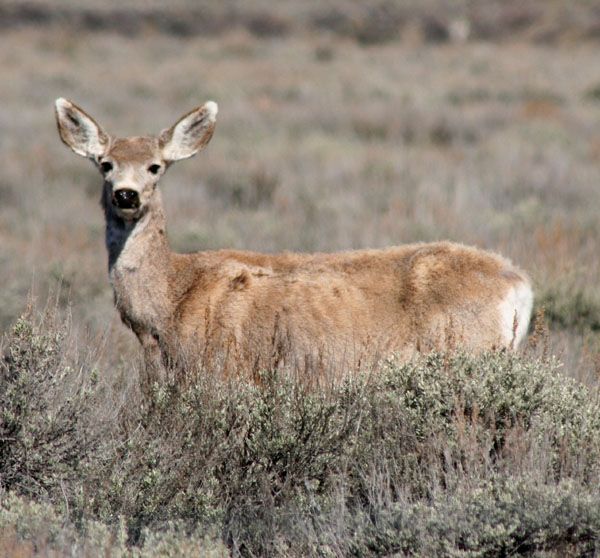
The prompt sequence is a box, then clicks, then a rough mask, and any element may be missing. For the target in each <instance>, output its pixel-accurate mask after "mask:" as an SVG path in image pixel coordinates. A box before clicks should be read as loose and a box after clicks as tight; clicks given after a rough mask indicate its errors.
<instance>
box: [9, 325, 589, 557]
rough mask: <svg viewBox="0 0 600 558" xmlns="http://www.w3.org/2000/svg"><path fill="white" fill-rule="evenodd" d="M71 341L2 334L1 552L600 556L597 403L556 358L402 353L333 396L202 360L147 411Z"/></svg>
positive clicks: (42, 330)
mask: <svg viewBox="0 0 600 558" xmlns="http://www.w3.org/2000/svg"><path fill="white" fill-rule="evenodd" d="M69 339H70V333H69V326H68V324H67V325H66V326H65V325H61V324H60V320H57V319H56V317H52V316H46V317H45V318H44V319H43V320H41V321H40V320H39V319H36V318H35V317H34V316H33V315H26V316H24V317H22V318H21V319H20V320H18V321H17V322H16V324H15V325H14V326H13V328H12V331H11V332H10V333H9V334H7V335H6V336H5V338H4V339H3V342H2V347H3V348H2V364H1V368H0V384H1V389H0V394H1V395H0V397H2V405H1V406H0V408H1V409H2V414H1V415H0V483H1V490H2V505H1V506H0V533H1V535H0V548H2V545H4V547H7V546H6V545H13V546H14V547H15V548H17V547H19V548H29V547H28V546H27V547H25V546H23V545H33V546H32V548H42V547H44V548H48V549H52V551H53V552H54V551H56V552H57V553H58V555H69V554H70V553H72V552H74V549H77V548H79V549H88V550H86V552H89V553H90V555H92V554H93V552H95V551H97V550H98V549H100V548H101V549H103V551H106V552H117V551H119V552H120V551H122V550H124V549H126V548H131V549H133V550H132V551H135V552H137V553H141V555H158V554H160V552H162V551H165V550H164V549H165V548H168V549H169V550H168V552H171V555H176V554H178V553H179V554H185V553H186V552H191V554H193V552H194V551H196V552H199V551H200V550H199V549H201V548H203V549H204V550H203V551H202V552H206V553H208V552H209V551H211V552H215V553H217V554H218V553H224V552H231V553H233V554H234V555H243V556H263V555H276V556H299V555H307V556H348V555H355V556H378V555H383V554H391V553H396V554H398V555H440V556H444V555H447V556H498V555H509V554H512V553H530V554H531V553H533V552H546V553H549V554H547V555H555V556H561V555H565V553H571V554H572V555H582V554H586V553H587V554H593V553H594V552H596V551H598V550H599V549H598V541H599V540H600V539H599V538H598V537H600V511H599V510H600V490H599V489H598V487H599V486H600V402H599V400H598V397H597V394H596V393H595V392H591V391H590V390H589V389H588V388H586V387H584V386H583V385H582V384H580V383H578V382H576V381H575V380H573V379H569V378H567V377H565V376H564V375H563V374H562V373H561V371H560V370H559V368H560V365H559V363H558V362H556V361H555V360H553V359H548V358H546V359H539V358H535V357H533V356H529V357H528V356H523V355H520V356H519V355H515V354H511V353H508V352H492V353H486V354H483V355H481V356H478V357H474V356H469V355H463V354H453V355H430V356H424V357H423V358H421V359H419V360H417V361H415V362H412V363H410V364H404V365H401V364H398V363H396V362H394V360H393V359H392V360H388V361H385V362H383V363H381V364H380V365H379V366H378V367H375V368H374V369H373V370H371V371H369V372H363V373H360V374H349V375H348V376H347V377H346V378H345V380H343V381H340V382H338V383H336V384H335V385H332V386H331V387H330V388H329V389H326V390H324V389H315V388H314V386H312V387H311V386H308V385H306V384H305V383H303V382H302V381H299V380H298V378H297V377H294V372H293V371H287V373H286V371H279V372H277V373H275V372H273V373H265V374H264V375H263V376H262V378H261V382H260V385H258V384H256V383H248V382H246V381H242V380H241V379H232V378H229V379H224V378H223V377H221V376H220V375H218V374H216V373H215V372H214V371H212V372H211V371H210V370H198V371H195V373H194V375H193V376H192V381H190V383H189V385H186V386H185V387H182V386H177V385H175V384H167V385H163V386H157V387H156V390H155V392H154V394H153V398H152V401H150V402H149V403H148V402H143V401H141V400H140V399H139V398H138V397H137V395H136V394H135V393H134V392H132V393H129V394H128V396H127V398H126V399H123V397H122V396H121V395H119V394H118V387H117V386H116V385H115V386H112V387H111V386H109V385H107V384H106V383H104V384H103V383H102V382H98V381H96V380H95V377H96V375H97V371H96V370H94V369H93V367H92V366H93V363H90V362H78V361H77V353H76V352H75V353H74V352H72V351H70V350H69V345H70V341H69ZM92 360H93V359H92ZM123 372H126V371H125V370H124V371H123ZM187 372H188V373H189V370H188V371H187ZM123 402H125V404H124V403H123ZM109 407H112V409H113V413H112V414H113V417H114V419H113V420H104V421H99V420H98V416H99V415H102V414H105V413H104V411H105V410H106V409H108V408H109ZM157 541H159V542H160V544H159V542H157ZM86 545H87V546H86ZM159 548H161V549H163V550H162V551H159V550H158V549H159ZM119 549H120V550H119ZM225 549H228V550H227V551H226V550H225ZM165 552H166V551H165ZM153 553H154V554H153Z"/></svg>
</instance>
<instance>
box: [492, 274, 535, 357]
mask: <svg viewBox="0 0 600 558" xmlns="http://www.w3.org/2000/svg"><path fill="white" fill-rule="evenodd" d="M532 308H533V291H532V290H531V285H530V284H529V282H528V281H523V282H520V283H517V284H516V285H513V286H512V287H511V288H510V289H509V291H508V292H507V293H506V296H505V297H504V300H503V301H502V302H501V303H500V308H499V309H500V320H501V324H500V327H501V328H502V337H503V338H504V341H505V343H506V345H507V346H511V345H512V346H513V347H515V348H516V347H518V346H519V343H521V341H522V340H523V339H524V337H525V335H527V330H528V328H529V320H530V319H531V310H532Z"/></svg>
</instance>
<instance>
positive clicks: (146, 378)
mask: <svg viewBox="0 0 600 558" xmlns="http://www.w3.org/2000/svg"><path fill="white" fill-rule="evenodd" d="M135 333H136V335H137V337H138V339H139V340H140V343H141V344H142V348H143V350H144V370H143V371H141V372H140V388H141V390H142V393H144V394H145V395H149V394H150V392H151V390H152V385H153V384H154V383H155V382H156V383H158V384H162V383H164V382H165V381H166V379H167V370H166V367H165V363H164V359H163V354H162V350H161V348H160V343H159V339H158V336H157V335H156V334H153V333H151V332H149V331H146V330H144V331H136V332H135Z"/></svg>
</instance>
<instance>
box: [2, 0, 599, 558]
mask: <svg viewBox="0 0 600 558" xmlns="http://www.w3.org/2000/svg"><path fill="white" fill-rule="evenodd" d="M484 5H485V9H483V6H484ZM273 6H274V5H273V4H272V3H271V2H269V3H266V2H262V0H258V1H257V2H255V3H252V5H249V4H247V3H245V4H239V3H236V2H232V3H219V4H214V3H208V2H207V3H205V4H194V6H193V7H192V8H190V6H189V5H188V3H187V2H185V1H184V0H179V1H178V2H173V6H171V7H170V9H169V12H168V13H167V12H166V11H165V10H164V8H161V4H160V3H158V2H152V1H149V2H144V3H143V5H142V4H139V3H136V2H126V3H124V2H116V1H109V2H102V3H100V2H96V0H85V1H84V2H80V3H78V4H77V6H75V5H74V4H73V3H71V2H68V1H67V0H60V1H57V2H56V3H55V4H54V5H53V7H52V9H50V8H49V7H48V5H47V4H46V3H42V2H28V3H23V2H6V1H3V2H1V3H0V22H1V24H2V26H3V29H2V34H1V35H0V69H1V71H2V75H3V76H4V77H5V79H3V80H1V82H0V96H1V98H2V100H3V102H2V106H1V107H0V130H1V132H0V165H1V168H2V173H1V175H2V176H1V177H0V284H1V285H2V287H1V289H0V328H1V329H2V330H3V331H4V334H3V337H2V341H1V345H0V353H1V356H0V358H1V361H0V555H15V556H36V555H48V556H71V555H76V556H97V555H101V554H104V555H123V554H127V553H129V554H131V555H135V556H164V555H177V556H186V555H187V556H196V555H198V554H201V555H213V556H223V555H228V554H230V553H233V554H234V555H236V554H237V555H245V556H262V555H282V556H299V555H302V556H311V555H314V556H348V555H354V556H380V555H398V556H403V555H421V556H465V557H466V556H499V555H505V556H506V555H512V554H523V555H537V556H548V557H549V556H557V557H558V556H581V555H583V556H593V555H596V554H599V553H600V547H599V542H598V541H599V538H600V512H599V511H598V510H600V492H599V491H598V487H599V486H600V482H599V481H600V478H599V473H600V471H599V465H598V464H599V463H600V456H599V455H598V454H599V452H600V423H599V421H600V418H599V417H600V412H599V410H600V409H599V408H598V406H599V402H598V395H597V389H598V372H599V370H600V337H599V334H598V331H599V328H600V302H599V301H600V290H599V288H598V280H597V278H598V276H599V274H600V265H599V264H598V258H597V246H598V239H599V237H600V230H599V228H598V208H599V207H600V190H599V189H598V184H600V170H599V168H600V167H599V166H598V163H599V161H600V134H599V133H598V130H600V103H599V102H598V99H599V98H600V97H599V95H598V90H599V87H600V86H599V84H600V73H599V72H598V70H600V66H599V59H598V56H597V46H598V44H597V41H598V21H599V20H598V18H599V17H600V16H599V12H598V9H597V8H596V7H595V6H594V4H593V3H590V2H584V1H581V2H579V1H577V2H569V3H565V2H558V1H556V2H555V1H544V2H541V1H533V0H530V1H527V2H495V1H491V2H486V3H483V4H482V3H467V4H466V5H463V3H460V2H456V3H454V2H448V3H446V2H444V3H440V2H438V1H437V0H428V1H426V2H418V3H417V2H414V3H412V2H408V3H407V2H402V3H400V2H382V3H376V4H369V7H366V5H365V6H359V5H358V4H356V3H355V2H347V1H345V0H336V1H332V2H329V3H328V4H327V5H326V6H324V5H323V4H322V3H312V2H303V3H297V2H291V1H290V2H288V1H283V2H278V3H277V8H276V9H274V8H273ZM480 6H481V7H480ZM190 10H191V11H190ZM219 22H220V23H219ZM60 95H66V96H68V97H72V98H73V99H74V100H76V101H80V102H81V103H82V104H84V105H85V106H89V107H90V110H92V111H93V112H94V113H95V114H96V113H97V114H102V115H106V116H105V120H106V125H107V127H108V128H109V129H110V130H111V131H114V132H115V133H117V134H126V133H137V132H139V133H144V132H146V131H148V132H157V131H159V130H160V129H161V128H162V127H164V126H165V125H167V124H168V123H170V122H171V121H172V120H174V118H175V117H177V116H178V115H179V113H180V112H181V111H182V110H185V109H186V108H191V107H192V106H194V105H196V104H198V103H199V102H202V101H204V100H206V99H208V98H214V99H216V100H218V101H219V105H220V108H221V112H220V120H219V125H218V128H217V132H216V135H215V138H214V140H213V143H212V144H211V146H210V149H208V150H207V151H206V152H205V153H204V154H203V155H202V156H201V158H200V157H199V158H197V159H194V160H193V161H190V162H188V163H187V164H185V165H180V166H179V167H175V168H173V169H171V170H170V171H169V175H168V176H167V177H166V178H165V179H164V181H163V182H164V187H165V201H166V203H167V216H168V221H169V226H170V230H169V232H170V238H171V241H172V244H173V245H174V247H175V248H176V249H178V250H197V249H210V248H218V247H236V248H248V249H253V250H285V249H288V250H334V249H350V248H356V247H366V246H372V247H378V246H385V245H390V244H397V243H401V242H411V241H415V240H433V239H438V238H451V239H453V240H458V241H462V242H466V243H473V244H477V245H479V246H483V247H485V248H490V249H495V250H498V251H500V252H502V253H505V254H506V255H508V256H510V257H511V258H512V259H513V260H515V262H516V263H518V264H519V265H520V266H522V267H524V268H526V269H528V270H529V271H530V273H531V275H532V277H533V279H534V281H535V283H536V292H537V305H538V314H539V315H540V316H544V317H543V318H540V320H539V321H538V325H537V329H536V332H535V334H534V335H533V337H532V339H531V342H530V347H529V348H528V349H526V351H525V353H524V354H522V355H518V356H513V355H508V354H486V355H483V356H481V357H478V358H475V357H472V356H469V355H447V356H444V355H433V356H431V357H428V358H424V359H423V360H421V361H418V362H415V363H412V364H410V365H406V366H398V365H396V364H394V363H393V362H386V363H382V365H381V366H380V367H378V368H376V369H373V370H370V371H369V370H365V371H364V373H363V374H359V375H354V376H352V377H349V378H348V380H347V381H346V382H342V383H340V384H338V385H336V386H335V387H331V388H330V389H328V390H325V391H322V392H318V391H315V390H311V389H308V388H307V387H306V386H304V385H303V384H302V383H301V382H298V381H296V379H295V376H294V371H293V370H292V371H287V372H288V373H287V374H285V373H284V372H285V371H279V372H277V373H269V372H268V371H265V374H264V377H263V378H262V379H261V386H260V387H258V386H256V385H248V384H245V383H243V382H238V381H235V380H234V379H231V378H230V379H229V380H225V379H223V378H222V377H220V375H219V373H218V371H215V370H206V369H201V370H192V369H189V370H186V371H185V374H186V377H188V378H190V381H189V382H188V383H187V384H186V385H185V386H179V387H177V386H175V385H165V386H162V387H161V388H159V389H157V390H156V392H155V394H154V397H153V400H152V401H151V402H150V403H148V402H142V401H141V400H140V398H139V394H138V392H137V389H136V382H137V370H136V368H137V367H139V366H140V360H139V350H138V347H137V344H136V342H135V339H134V338H133V336H132V335H131V334H129V333H128V332H127V331H126V330H125V329H124V328H123V326H121V324H120V323H119V320H118V318H117V317H116V316H115V315H114V311H113V306H112V300H111V293H110V288H109V286H108V281H107V279H106V260H105V253H104V246H103V228H102V227H103V221H102V215H101V211H100V209H99V208H98V198H99V194H100V184H99V182H100V179H99V177H97V176H96V175H94V174H93V172H92V171H91V170H90V169H89V168H88V166H87V165H86V164H85V163H84V162H83V161H79V160H76V159H74V158H72V157H70V156H69V155H68V154H67V153H66V152H65V151H64V148H63V147H62V145H61V144H60V142H59V141H58V138H57V136H56V131H55V128H54V122H53V114H52V101H53V100H54V98H55V97H58V96H60ZM30 291H31V292H33V293H34V295H35V296H36V297H37V300H38V301H44V300H46V299H47V293H48V292H49V291H52V292H55V293H58V295H56V296H55V298H53V299H52V300H53V303H52V304H51V305H50V309H49V310H47V311H45V312H40V310H39V306H40V303H39V302H38V303H37V304H31V303H28V296H27V293H29V292H30ZM28 304H29V306H30V307H29V309H28V308H27V306H28ZM542 309H543V311H542ZM40 314H41V315H40ZM71 316H72V317H71ZM65 317H69V319H65ZM553 355H555V356H553ZM560 363H562V364H560Z"/></svg>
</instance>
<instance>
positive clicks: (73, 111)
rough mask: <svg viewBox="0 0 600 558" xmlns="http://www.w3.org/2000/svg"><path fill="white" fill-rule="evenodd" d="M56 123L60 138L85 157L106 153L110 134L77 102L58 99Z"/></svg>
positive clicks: (99, 155) (56, 103)
mask: <svg viewBox="0 0 600 558" xmlns="http://www.w3.org/2000/svg"><path fill="white" fill-rule="evenodd" d="M54 106H55V109H56V123H57V124H58V133H59V134H60V139H62V140H63V142H64V143H65V144H66V145H68V146H69V147H70V148H71V149H72V150H73V151H75V153H77V154H78V155H82V156H83V157H90V158H98V157H101V156H102V155H104V154H105V153H106V151H107V150H108V147H109V144H110V136H109V135H108V134H107V133H106V132H105V131H104V130H103V129H102V128H101V127H100V126H99V125H98V123H97V122H96V121H95V120H94V119H93V118H92V117H91V116H90V115H89V114H87V113H86V112H85V111H84V110H83V109H81V108H79V107H78V106H77V105H76V104H75V103H72V102H71V101H67V100H66V99H63V98H60V99H56V102H55V104H54Z"/></svg>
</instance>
